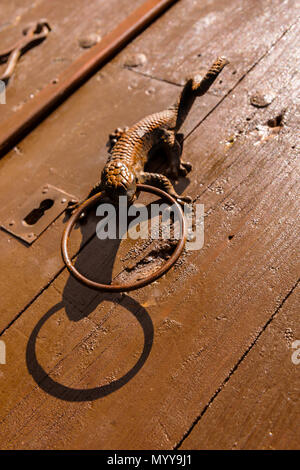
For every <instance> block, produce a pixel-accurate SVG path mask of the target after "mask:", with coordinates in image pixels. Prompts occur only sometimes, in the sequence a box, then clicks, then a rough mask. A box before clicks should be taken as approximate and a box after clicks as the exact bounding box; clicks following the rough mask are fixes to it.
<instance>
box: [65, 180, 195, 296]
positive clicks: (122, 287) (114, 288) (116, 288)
mask: <svg viewBox="0 0 300 470" xmlns="http://www.w3.org/2000/svg"><path fill="white" fill-rule="evenodd" d="M137 190H138V191H145V192H147V193H152V194H154V195H156V196H159V197H161V198H162V199H165V200H167V201H168V203H169V204H170V205H173V204H174V205H175V206H176V209H177V211H178V214H179V219H180V224H181V234H180V238H179V239H178V243H177V245H176V248H175V250H174V252H173V253H172V255H171V256H170V258H169V259H168V260H167V261H166V263H164V264H163V266H161V267H160V268H159V269H157V270H156V271H155V272H154V273H153V274H151V275H150V276H147V277H145V278H144V279H141V280H138V281H135V282H131V283H129V284H100V283H98V282H95V281H92V280H91V279H88V278H87V277H85V276H83V275H82V274H81V273H80V272H79V271H77V269H76V268H75V266H74V265H73V263H72V260H71V258H70V256H69V253H68V240H69V237H70V234H71V231H72V228H73V227H74V225H75V224H76V222H78V220H79V218H80V215H81V213H82V212H83V211H84V209H87V208H90V207H92V206H93V205H94V204H95V203H96V202H98V201H100V200H101V198H102V197H103V194H102V193H101V192H100V193H98V194H95V195H94V196H92V197H91V198H90V199H87V200H86V201H85V202H84V203H83V204H81V206H80V207H79V208H78V209H77V211H76V212H75V213H74V214H73V215H72V216H71V217H70V220H69V221H68V223H67V226H66V228H65V230H64V233H63V236H62V240H61V252H62V257H63V260H64V263H65V265H66V266H67V268H68V270H69V272H70V274H72V276H74V277H75V278H76V279H77V280H78V281H79V282H81V283H82V284H84V285H85V286H88V287H90V288H92V289H96V290H100V291H105V292H128V291H132V290H135V289H139V288H140V287H144V286H146V285H148V284H151V282H153V281H155V280H156V279H158V278H160V277H161V276H162V275H163V274H165V273H166V272H167V271H168V270H169V269H170V268H171V267H172V266H173V265H174V264H175V263H176V261H177V260H178V258H179V256H180V255H181V253H182V251H183V249H184V245H185V241H186V224H185V219H184V215H183V211H182V209H181V207H180V205H179V204H178V202H177V201H176V200H175V199H174V198H173V197H172V196H170V195H169V194H168V193H166V192H165V191H162V190H161V189H158V188H155V187H154V186H148V185H145V184H137Z"/></svg>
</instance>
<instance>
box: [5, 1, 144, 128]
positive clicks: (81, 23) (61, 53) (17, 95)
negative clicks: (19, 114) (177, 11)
mask: <svg viewBox="0 0 300 470" xmlns="http://www.w3.org/2000/svg"><path fill="white" fill-rule="evenodd" d="M142 3H143V0H134V1H133V2H130V3H129V2H124V1H121V2H120V0H112V1H110V2H104V1H103V0H97V1H93V2H86V1H84V0H75V1H73V2H72V3H69V2H61V1H59V0H51V1H50V2H49V1H45V0H43V1H40V2H36V3H35V4H34V5H32V6H31V7H30V8H28V9H25V7H24V8H23V9H22V11H23V14H22V15H21V17H20V18H18V20H17V24H16V25H15V26H14V27H13V28H12V27H10V28H9V29H4V30H3V31H2V32H0V35H1V36H0V38H1V49H5V48H6V47H9V46H10V45H11V44H14V43H15V42H16V41H17V40H18V39H20V37H22V30H23V28H24V27H25V26H27V24H28V23H30V22H32V21H37V20H39V19H41V18H46V19H47V20H48V23H49V24H50V26H51V33H50V34H49V36H48V37H47V39H46V40H45V41H43V42H42V43H41V44H40V45H38V46H36V47H34V48H32V49H31V50H30V51H28V52H27V53H26V54H24V56H22V57H21V59H20V60H19V62H18V64H17V67H16V70H15V73H14V75H13V77H12V79H11V80H10V82H9V84H8V86H7V92H6V102H7V104H6V106H2V107H1V116H0V123H1V122H4V121H5V120H6V119H7V118H8V117H10V116H12V115H13V114H14V112H16V111H17V110H18V109H20V108H21V107H22V106H23V105H24V104H25V103H26V102H27V101H28V100H30V99H32V97H33V96H35V95H36V94H38V92H39V91H40V90H41V89H43V88H44V87H45V86H46V85H48V84H49V83H51V82H52V81H53V80H55V79H56V78H57V77H58V75H60V74H61V73H62V72H63V71H64V70H65V69H66V68H67V67H68V66H69V65H70V64H71V63H72V62H73V61H74V60H75V59H77V58H78V57H79V56H80V55H82V54H83V53H84V52H85V51H86V49H84V48H82V47H81V46H80V40H81V39H83V38H86V37H88V36H89V35H90V34H95V35H98V36H100V37H103V36H105V34H107V33H108V32H109V31H111V30H112V29H114V27H115V26H116V25H117V24H118V23H120V22H121V21H122V20H124V19H125V18H126V17H127V16H128V15H129V14H130V13H131V12H132V11H133V10H134V9H135V8H137V7H138V6H140V5H141V4H142ZM1 67H3V68H5V65H2V66H1ZM1 70H2V68H1Z"/></svg>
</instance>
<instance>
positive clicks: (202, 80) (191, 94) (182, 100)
mask: <svg viewBox="0 0 300 470" xmlns="http://www.w3.org/2000/svg"><path fill="white" fill-rule="evenodd" d="M227 64H229V62H228V60H227V59H225V57H219V58H218V59H217V60H216V61H215V62H214V63H213V64H212V66H211V67H210V69H209V70H208V71H207V73H206V74H205V75H204V77H202V76H200V75H196V76H194V77H193V78H190V79H189V80H188V81H187V82H186V84H185V86H184V88H183V90H182V92H181V95H180V97H179V99H178V101H177V103H176V104H175V105H174V106H173V107H172V108H171V109H173V110H175V111H176V113H177V119H176V125H175V131H176V132H177V131H178V130H179V129H180V127H181V126H182V124H183V123H184V121H185V119H186V117H187V115H188V113H189V111H190V109H191V107H192V106H193V103H194V101H195V99H196V98H197V96H202V95H204V94H205V93H206V92H207V90H208V89H209V88H210V87H211V85H212V84H213V83H214V81H215V80H216V78H217V76H218V75H219V73H220V72H221V71H222V70H223V68H224V67H225V65H227Z"/></svg>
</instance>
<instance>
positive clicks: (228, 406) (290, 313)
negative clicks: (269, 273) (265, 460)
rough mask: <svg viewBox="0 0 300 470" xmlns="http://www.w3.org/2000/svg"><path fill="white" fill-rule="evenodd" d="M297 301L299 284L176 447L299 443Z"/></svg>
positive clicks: (271, 446) (266, 446) (255, 446)
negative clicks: (294, 344)
mask: <svg viewBox="0 0 300 470" xmlns="http://www.w3.org/2000/svg"><path fill="white" fill-rule="evenodd" d="M299 304H300V288H299V286H298V287H297V288H295V290H294V291H293V293H292V294H291V295H290V296H289V298H288V299H287V301H286V302H285V304H284V306H283V307H282V308H281V309H280V310H279V311H278V313H277V314H276V315H275V317H274V319H273V320H272V322H271V323H270V324H269V325H268V326H267V328H266V329H265V330H264V332H263V333H262V334H261V336H260V338H259V340H258V341H257V342H256V343H255V345H254V346H253V348H252V350H251V351H250V352H249V354H248V355H247V357H246V358H245V359H244V360H243V361H242V363H241V364H240V366H239V367H238V369H237V370H236V371H235V372H234V374H233V375H232V377H231V378H230V381H229V383H227V384H226V385H224V387H223V388H222V390H221V391H220V393H219V394H218V396H217V398H216V399H215V400H214V401H213V403H212V404H211V405H210V406H209V408H208V409H207V410H206V412H205V413H204V415H203V416H201V419H200V421H199V422H198V424H197V425H196V426H195V427H194V429H193V430H192V432H191V433H190V434H189V435H188V436H187V438H186V439H185V440H184V441H183V443H182V445H181V446H180V449H185V450H186V449H299V432H298V429H299V418H300V417H299V370H298V368H299V365H297V364H295V363H294V362H293V361H292V354H293V353H295V349H293V348H292V344H293V342H294V341H295V340H297V339H298V340H299V338H300V329H299V325H300V321H299V320H300V318H299Z"/></svg>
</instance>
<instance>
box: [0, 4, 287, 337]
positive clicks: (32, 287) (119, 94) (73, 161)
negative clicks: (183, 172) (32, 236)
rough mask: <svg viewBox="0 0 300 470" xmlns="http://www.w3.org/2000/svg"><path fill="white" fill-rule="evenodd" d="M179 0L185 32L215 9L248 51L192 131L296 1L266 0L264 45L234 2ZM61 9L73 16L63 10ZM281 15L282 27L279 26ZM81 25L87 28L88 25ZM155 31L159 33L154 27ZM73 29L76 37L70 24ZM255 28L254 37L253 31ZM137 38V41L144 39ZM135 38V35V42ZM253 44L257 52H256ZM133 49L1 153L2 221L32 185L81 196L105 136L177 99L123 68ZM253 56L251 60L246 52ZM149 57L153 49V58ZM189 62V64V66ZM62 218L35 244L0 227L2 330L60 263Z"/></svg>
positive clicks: (200, 110)
mask: <svg viewBox="0 0 300 470" xmlns="http://www.w3.org/2000/svg"><path fill="white" fill-rule="evenodd" d="M180 3H182V4H183V3H184V8H185V9H186V11H187V12H188V13H187V14H186V15H185V23H184V25H183V24H182V27H181V32H182V37H184V36H186V35H187V36H189V35H190V34H191V30H192V26H193V24H194V23H195V18H198V19H199V21H200V23H201V24H206V23H207V22H209V18H211V12H212V10H213V11H214V15H215V16H216V18H218V21H217V23H216V25H215V28H217V29H218V30H219V31H223V30H224V27H225V26H224V25H226V24H227V23H228V25H227V26H226V28H227V33H226V34H227V36H228V37H229V36H230V37H232V41H231V42H230V41H229V42H228V48H227V50H226V53H228V54H229V57H230V58H231V57H232V55H233V54H234V51H235V50H236V46H237V43H240V41H241V42H243V44H244V48H243V53H244V57H245V60H241V61H240V62H239V64H240V65H239V71H238V73H234V72H235V68H234V67H235V65H236V64H235V65H234V67H233V66H229V67H232V68H228V70H226V69H225V71H224V72H223V75H222V80H223V82H222V84H220V83H219V84H218V85H216V86H214V94H212V93H209V94H207V95H205V96H204V97H203V98H202V99H201V100H199V101H198V102H197V103H196V105H195V108H194V109H193V111H192V113H191V116H190V118H189V119H188V121H187V122H186V125H185V127H184V131H185V132H186V133H189V132H191V131H192V129H193V128H194V127H196V126H197V125H198V124H199V122H201V121H202V120H203V119H204V118H205V116H207V115H208V114H209V113H210V112H212V110H213V109H214V107H215V106H216V105H217V104H218V103H219V102H220V101H221V100H222V99H223V98H224V96H225V95H226V93H228V92H229V91H230V89H231V88H232V87H234V86H235V85H236V84H237V83H239V81H240V79H241V77H242V76H243V75H245V74H246V73H247V72H248V70H249V68H251V67H253V66H254V65H255V63H256V62H258V61H259V60H260V59H261V56H262V54H264V53H265V52H266V48H267V46H269V47H270V45H271V44H273V43H274V42H276V40H278V38H279V37H280V35H281V34H282V31H283V30H284V28H287V24H288V23H289V24H292V23H293V22H294V20H295V18H294V13H293V9H292V3H291V4H290V6H291V8H290V9H287V12H286V13H285V14H284V15H283V12H282V9H281V6H280V4H277V3H276V5H275V4H274V8H273V9H272V15H270V10H269V6H268V5H269V2H266V3H265V13H264V15H265V18H266V19H267V18H268V21H267V20H266V25H265V35H264V36H263V44H262V46H261V45H260V43H259V44H258V45H257V38H256V37H255V36H253V35H252V29H253V28H254V29H255V27H256V25H255V24H252V23H251V22H249V23H245V24H244V26H243V27H242V28H241V29H240V30H239V35H238V38H237V37H236V27H237V23H236V22H237V19H236V22H235V23H231V22H230V21H229V18H230V17H231V16H230V15H231V14H232V12H233V11H235V8H236V7H235V6H234V5H233V3H234V2H233V3H229V4H228V5H231V6H230V8H229V7H228V8H226V9H225V10H224V8H223V6H222V4H221V2H219V1H215V2H213V5H212V4H211V2H207V3H205V2H204V3H203V4H202V3H201V5H202V7H201V8H200V10H199V4H198V3H197V2H194V1H192V0H185V2H180ZM41 5H42V4H41ZM205 5H206V6H205ZM255 5H256V8H257V14H256V16H255V15H254V12H253V11H252V9H251V12H252V13H251V15H252V16H251V18H252V17H253V18H256V17H259V16H260V14H261V2H255ZM132 7H133V6H132ZM178 7H179V5H178V6H176V8H175V7H173V8H172V9H171V10H170V11H169V12H168V13H166V15H164V16H163V17H162V18H160V19H159V20H158V22H157V24H158V25H159V24H160V25H161V27H160V31H161V33H160V35H164V34H165V31H166V27H165V22H166V19H165V18H167V21H168V22H170V28H169V29H170V31H172V34H173V36H174V37H173V46H174V47H173V49H172V54H171V53H170V58H172V60H175V59H176V58H178V57H180V56H181V57H182V54H183V52H182V50H183V48H184V47H185V46H184V42H182V41H181V40H180V41H179V42H178V38H179V36H180V37H181V35H178V34H177V22H178V20H177V17H178V15H179V17H180V18H181V17H182V8H183V6H182V5H181V6H180V8H181V10H178ZM40 8H42V6H41V7H40ZM65 8H67V6H66V7H65ZM78 8H79V7H78ZM89 8H90V7H89ZM253 8H254V7H253ZM122 12H123V10H122ZM172 12H173V13H172ZM178 12H179V13H178ZM40 13H41V12H40ZM62 13H63V12H62ZM64 14H65V15H66V17H68V15H67V13H66V12H64ZM226 15H227V16H226ZM58 18H60V20H59V21H63V18H64V17H63V15H61V16H60V10H59V17H58ZM71 18H73V19H72V21H73V20H74V18H75V14H74V16H73V15H72V17H71ZM114 18H115V17H114ZM221 18H223V21H221ZM283 18H284V21H283ZM26 21H27V19H24V24H25V22H26ZM72 21H71V19H70V25H72V24H73V23H72ZM74 21H75V20H74ZM253 21H254V20H253ZM276 21H277V24H278V27H275V23H276ZM66 23H68V22H66ZM82 23H84V22H82ZM282 24H284V26H282ZM154 26H155V25H153V26H152V27H151V28H153V27H154ZM77 27H78V28H79V26H78V25H76V28H77ZM80 27H82V28H83V27H84V25H83V26H80ZM85 27H86V26H85ZM158 27H159V26H158ZM200 29H201V28H200ZM151 31H154V32H155V30H152V29H151ZM206 32H207V31H206ZM68 34H70V35H71V37H73V36H72V34H73V33H72V32H71V29H70V31H69V33H68ZM155 34H156V33H155ZM170 34H171V32H170ZM250 34H251V35H252V36H249V35H250ZM160 35H157V44H160ZM144 36H145V45H144V48H142V49H143V50H144V51H145V50H148V48H149V51H150V50H151V48H150V46H149V34H148V32H147V31H146V32H144V33H143V34H142V35H141V38H142V37H144ZM151 37H153V36H151ZM266 38H267V39H266ZM210 39H211V43H210V44H211V48H212V49H214V53H213V54H214V56H215V55H216V54H218V53H219V52H220V39H219V36H218V35H214V36H212V37H211V38H210ZM137 40H138V41H139V44H140V41H141V39H137ZM194 40H195V41H198V36H197V35H195V36H194ZM265 41H267V42H265ZM135 42H136V41H134V42H133V45H134V44H135ZM188 44H190V41H188V42H187V45H186V50H187V59H186V61H185V64H186V69H184V70H182V72H181V73H182V75H181V77H184V76H185V75H186V73H187V72H189V71H191V70H193V68H194V63H195V62H194V59H192V58H191V57H189V53H190V49H189V46H188ZM197 44H198V43H197ZM197 44H196V43H195V50H196V48H197V47H198V45H199V44H200V43H199V44H198V45H197ZM43 47H44V46H43ZM130 47H131V46H130ZM164 50H165V49H164V48H163V47H160V48H159V50H158V51H157V53H156V55H155V56H154V58H155V60H157V59H158V57H159V54H162V56H161V61H160V62H161V63H162V64H164V63H165V61H166V59H165V56H164V55H163V54H164V53H165V52H164ZM253 51H255V54H254V53H253ZM31 52H33V51H31ZM49 54H50V53H49ZM51 54H52V53H51ZM128 54H129V55H130V54H131V50H130V49H129V48H126V50H125V51H123V52H122V53H121V54H120V55H119V59H118V60H119V62H118V61H116V62H115V63H114V64H113V65H108V66H106V67H105V68H104V69H102V70H101V72H100V73H99V74H97V75H96V76H95V77H93V78H92V79H91V80H90V81H89V82H88V83H87V84H86V85H85V86H83V87H82V88H81V89H80V90H79V91H78V92H77V93H76V94H75V95H74V96H73V97H71V98H70V99H69V100H68V102H67V103H65V104H64V105H63V106H61V107H60V108H59V109H58V110H57V111H56V112H55V113H53V114H52V116H50V117H49V118H48V119H47V120H46V121H45V122H44V123H43V124H42V125H41V126H40V127H39V128H38V129H36V130H35V131H34V132H32V133H31V135H30V136H28V137H27V138H25V139H24V140H23V141H22V142H21V143H20V145H18V147H17V148H16V149H15V150H14V151H12V152H10V153H9V154H7V156H6V157H5V158H4V159H2V160H1V162H0V169H1V174H0V198H1V201H2V207H3V209H2V211H1V210H0V220H1V217H4V218H6V213H7V209H11V208H13V207H15V205H18V204H20V199H21V201H23V199H24V198H27V197H29V195H30V194H31V193H32V192H34V191H35V190H37V189H39V188H40V186H41V185H43V184H45V183H50V184H53V185H55V186H58V187H61V188H62V189H64V190H66V191H67V192H69V193H71V194H74V195H75V196H77V197H84V196H85V195H86V194H87V192H88V191H89V188H90V187H91V186H92V185H93V184H95V183H96V182H97V180H98V175H99V173H100V170H101V168H102V167H103V165H104V163H105V161H106V158H107V150H106V147H105V143H106V141H107V135H108V134H109V133H110V132H111V131H112V130H113V129H115V128H116V127H118V126H125V125H130V124H133V123H134V122H136V121H137V120H138V119H141V118H142V117H144V116H145V115H146V114H148V113H151V112H154V111H157V110H159V109H163V108H164V107H165V106H168V105H170V103H172V102H173V101H174V100H175V98H176V97H177V94H178V91H179V88H178V87H177V86H172V85H170V84H168V83H166V82H164V81H163V82H162V81H160V80H155V81H151V79H149V78H148V77H143V76H142V75H140V74H136V73H135V72H132V71H127V70H122V71H121V70H120V66H119V64H123V63H124V61H126V58H127V57H128ZM248 56H249V57H250V59H248ZM147 57H148V52H147ZM213 58H214V57H213ZM151 60H152V59H151V55H150V56H149V64H150V63H151ZM176 60H177V59H176ZM198 60H199V61H201V64H202V65H201V66H203V67H204V66H206V65H208V63H209V60H210V57H207V59H206V61H205V62H204V61H203V59H202V58H198V57H197V58H196V61H197V67H198ZM206 62H207V63H206ZM191 63H192V65H190V64H191ZM168 64H169V65H168V67H169V70H170V73H171V71H173V70H174V69H176V68H177V67H178V63H177V64H174V63H173V62H172V61H171V60H169V61H168ZM162 66H164V65H162ZM172 73H173V72H172ZM26 83H27V82H26ZM34 83H36V81H35V82H34ZM225 84H226V86H225ZM220 87H221V88H220ZM209 165H210V163H209ZM197 172H198V170H197V169H196V171H195V172H194V174H193V177H192V181H197V178H198V176H196V175H197ZM187 183H188V180H186V181H185V182H181V184H180V185H179V190H183V189H184V187H185V186H186V184H187ZM202 184H204V183H202ZM20 195H21V196H20ZM64 223H65V218H64V217H63V216H62V217H60V218H59V219H58V220H56V221H55V222H54V223H53V224H52V225H51V226H50V227H49V229H47V230H46V232H45V233H44V234H43V235H42V237H41V238H40V239H39V240H38V241H37V242H35V243H34V245H33V246H32V247H31V248H30V249H29V248H28V247H27V246H24V245H22V244H21V243H20V242H19V241H18V240H16V239H14V238H13V237H11V236H8V235H7V234H6V233H4V232H2V231H1V232H0V249H1V253H3V255H2V264H3V265H4V266H6V269H5V270H3V271H1V273H0V277H1V283H0V284H1V287H2V289H1V295H2V316H1V318H0V325H1V326H0V330H1V331H2V329H3V328H5V327H6V326H7V325H8V324H9V323H10V322H11V321H12V320H13V319H14V318H15V317H16V316H17V315H18V314H20V312H22V311H23V310H24V308H25V307H26V306H27V305H28V304H29V303H30V302H31V300H32V299H33V298H34V297H35V296H36V295H37V294H38V293H39V292H41V290H42V289H43V288H44V287H45V286H46V285H47V283H49V282H50V281H51V280H52V279H53V277H54V276H55V275H57V273H58V272H59V270H60V269H61V268H62V263H61V259H60V254H59V241H60V236H61V232H62V230H63V226H64ZM93 230H94V225H93V224H92V225H90V231H85V235H81V234H80V233H79V231H77V235H78V236H77V239H76V240H77V245H76V246H78V245H79V243H80V241H82V243H85V242H86V240H88V238H89V235H90V234H91V233H92V232H93ZM74 250H76V248H74ZM10 266H11V267H12V268H11V269H10ZM16 292H17V295H16Z"/></svg>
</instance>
